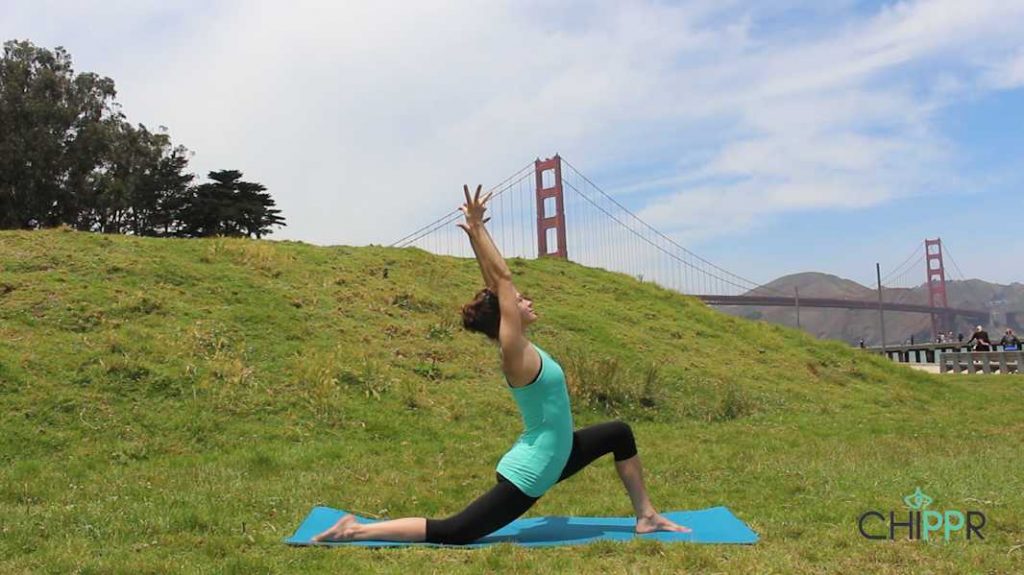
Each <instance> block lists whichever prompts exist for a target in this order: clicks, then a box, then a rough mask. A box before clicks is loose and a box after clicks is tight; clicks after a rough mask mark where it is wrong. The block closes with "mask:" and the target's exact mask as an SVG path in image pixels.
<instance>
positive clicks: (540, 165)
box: [534, 154, 569, 259]
mask: <svg viewBox="0 0 1024 575" xmlns="http://www.w3.org/2000/svg"><path fill="white" fill-rule="evenodd" d="M534 172H535V173H536V176H537V256H538V257H542V258H543V257H554V258H562V259H567V258H568V257H569V253H568V251H567V250H566V246H565V202H564V200H563V198H562V158H561V157H559V156H558V154H555V156H554V157H553V158H548V159H546V160H541V159H539V158H538V159H537V161H536V162H534Z"/></svg>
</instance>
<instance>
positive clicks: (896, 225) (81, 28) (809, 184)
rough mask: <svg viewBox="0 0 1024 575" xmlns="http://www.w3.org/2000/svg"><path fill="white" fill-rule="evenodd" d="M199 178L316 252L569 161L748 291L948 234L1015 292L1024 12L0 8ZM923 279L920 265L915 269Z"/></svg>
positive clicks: (966, 262)
mask: <svg viewBox="0 0 1024 575" xmlns="http://www.w3.org/2000/svg"><path fill="white" fill-rule="evenodd" d="M0 13H2V14H3V15H4V17H3V19H2V20H0V37H3V38H4V39H11V38H20V39H30V40H32V41H34V42H35V43H37V44H39V45H42V46H49V47H52V46H56V45H64V46H65V47H66V48H68V50H69V51H70V52H71V53H72V55H73V56H74V57H75V62H76V67H77V69H78V70H89V71H95V72H98V73H101V74H104V75H107V76H110V77H112V78H113V79H114V80H115V81H116V82H117V85H118V89H119V97H118V99H119V101H120V102H121V103H122V105H123V107H124V111H125V112H126V113H127V115H128V117H129V118H130V119H131V120H133V121H136V122H142V123H145V124H147V125H149V126H157V125H164V126H167V127H168V129H169V131H170V133H171V135H172V137H173V138H174V140H175V142H176V143H180V144H184V145H185V146H187V147H188V148H190V149H191V150H192V151H193V152H194V153H195V156H194V158H193V161H192V167H193V169H194V170H195V171H196V172H198V173H203V172H205V171H208V170H212V169H221V168H237V169H240V170H242V171H244V172H245V173H246V175H247V177H249V178H251V179H254V180H257V181H260V182H263V183H264V184H266V185H267V186H268V187H269V188H270V190H271V192H272V193H273V195H274V197H275V199H276V200H277V202H278V205H279V207H281V208H282V209H283V211H284V215H285V216H286V217H287V218H288V223H289V226H288V227H287V228H285V229H283V230H281V231H278V232H276V233H275V234H274V236H273V237H275V238H280V239H299V240H303V241H308V242H312V243H318V244H354V245H360V244H366V243H371V242H372V243H389V242H390V241H392V240H394V239H396V238H398V237H400V236H402V235H404V234H405V233H406V232H408V231H410V230H411V229H414V228H416V227H418V226H419V225H421V224H422V223H424V218H425V217H427V216H429V215H431V214H437V215H441V214H443V213H445V212H447V211H449V210H450V209H452V207H454V205H455V204H456V203H457V202H458V200H459V190H460V189H461V185H462V184H463V183H465V182H483V183H491V184H493V183H497V182H498V181H500V180H502V179H503V178H504V177H505V176H507V175H508V174H509V173H511V172H513V171H515V170H516V169H517V168H518V167H520V166H522V165H524V164H525V163H526V162H528V161H529V160H531V159H532V158H535V157H538V156H541V157H545V156H549V155H551V154H553V153H555V152H559V153H561V154H562V155H563V156H564V157H566V158H568V159H569V160H570V161H571V162H573V163H574V164H575V165H576V166H577V167H579V168H581V169H582V170H583V171H584V172H585V173H586V174H587V175H588V176H589V177H590V178H591V179H592V180H594V181H595V182H597V183H598V184H600V185H601V186H602V187H603V188H604V189H605V190H606V191H608V192H609V193H612V194H613V195H615V196H616V197H617V198H620V200H621V201H623V202H624V203H625V204H626V205H628V206H629V207H631V208H632V209H635V210H636V211H637V212H638V213H640V214H641V215H642V216H643V217H644V218H645V219H647V220H649V221H651V222H652V223H653V224H655V225H656V226H657V227H658V228H659V229H662V230H663V231H665V232H666V233H668V234H669V235H671V236H672V237H674V238H676V239H677V240H678V241H680V242H682V243H683V244H684V245H686V246H688V247H689V248H691V249H692V250H693V251H695V252H697V253H699V254H701V255H703V256H704V257H707V258H708V259H710V260H712V261H714V262H715V263H717V264H718V265H720V266H722V267H724V268H726V269H730V270H732V271H735V272H737V273H740V274H742V275H744V276H746V277H750V278H752V279H755V280H758V281H768V280H770V279H773V278H775V277H777V276H779V275H783V274H787V273H794V272H799V271H809V270H817V271H824V272H828V273H833V274H836V275H840V276H844V277H849V278H851V279H854V280H855V281H867V280H870V278H871V277H872V275H873V268H874V263H875V262H876V261H879V262H881V263H882V266H883V269H887V268H890V267H894V266H896V265H898V264H899V263H900V262H902V261H903V259H904V258H905V257H906V256H907V255H908V254H909V253H910V252H911V251H913V250H914V248H915V247H916V246H917V245H918V244H919V243H920V242H922V241H923V239H924V238H925V237H936V236H941V237H942V238H943V239H944V240H945V242H946V243H947V244H948V245H949V248H950V249H951V250H952V251H953V253H954V254H955V256H956V259H957V261H958V263H959V265H960V268H961V269H962V271H963V272H964V274H965V275H966V276H968V277H980V278H983V279H987V280H990V281H997V282H1001V283H1009V282H1011V281H1024V275H1022V272H1021V270H1022V269H1024V265H1021V264H1022V263H1024V255H1022V254H1024V225H1022V217H1021V212H1022V210H1021V208H1022V207H1024V201H1022V199H1021V194H1022V192H1024V171H1022V169H1021V167H1020V166H1021V165H1024V161H1022V159H1024V137H1022V134H1024V34H1021V33H1020V32H1021V30H1024V2H1020V1H998V0H976V1H972V2H969V3H968V2H963V1H961V0H931V1H909V2H877V1H876V2H852V1H847V0H837V1H833V2H820V1H810V0H782V1H774V2H773V1H766V2H740V1H735V0H718V1H710V0H694V1H685V2H641V1H607V2H582V1H570V2H508V3H502V2H486V3H481V2H452V1H439V2H431V3H401V4H392V5H384V4H381V3H377V2H362V1H360V2H355V1H350V2H343V3H334V4H332V5H326V4H325V3H322V2H313V1H307V0H295V1H292V2H288V3H281V2H271V1H261V0H252V1H245V2H243V1H240V0H239V1H224V0H221V1H215V2H179V3H173V4H169V3H166V2H160V1H156V0H138V1H135V2H128V1H120V0H118V1H105V2H100V1H88V0H86V1H79V2H60V1H32V2H29V1H24V2H23V1H13V0H0ZM921 276H922V281H923V276H924V270H921Z"/></svg>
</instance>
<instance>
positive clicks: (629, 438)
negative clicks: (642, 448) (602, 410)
mask: <svg viewBox="0 0 1024 575" xmlns="http://www.w3.org/2000/svg"><path fill="white" fill-rule="evenodd" d="M612 425H614V426H615V448H614V449H613V451H614V453H615V461H625V460H626V459H629V458H631V457H633V456H634V455H636V437H635V436H634V435H633V428H632V427H630V426H629V424H628V423H626V422H625V421H618V420H617V421H614V422H612Z"/></svg>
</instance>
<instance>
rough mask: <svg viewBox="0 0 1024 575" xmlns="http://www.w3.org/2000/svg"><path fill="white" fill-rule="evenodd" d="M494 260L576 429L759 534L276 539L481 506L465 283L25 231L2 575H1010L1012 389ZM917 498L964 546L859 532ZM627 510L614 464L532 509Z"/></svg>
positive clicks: (177, 245)
mask: <svg viewBox="0 0 1024 575" xmlns="http://www.w3.org/2000/svg"><path fill="white" fill-rule="evenodd" d="M511 266H512V268H513V272H514V273H515V274H516V280H517V285H519V287H520V288H521V289H523V290H524V291H527V292H528V293H530V294H531V295H532V296H533V297H535V299H536V308H537V310H538V312H539V313H540V315H541V321H540V323H539V324H538V325H537V326H536V329H535V330H534V332H533V338H534V339H535V341H537V342H538V344H540V345H541V346H542V347H544V348H545V349H547V350H548V351H549V352H551V353H552V355H554V356H555V357H556V358H558V359H559V360H560V361H561V362H562V364H563V365H564V366H566V371H567V372H568V373H569V383H570V388H571V391H572V395H573V401H574V409H575V412H574V418H575V420H576V425H577V426H584V425H588V424H592V423H597V422H600V421H604V420H607V419H609V418H613V417H615V418H622V419H625V420H626V421H629V422H630V424H631V425H632V426H633V429H634V432H635V434H636V436H637V439H638V444H639V448H640V453H641V456H642V458H643V460H644V465H645V468H646V474H647V482H648V487H649V490H650V491H651V494H652V499H653V500H654V502H655V504H656V505H657V506H659V507H660V508H662V509H665V510H670V509H696V508H703V507H708V506H713V505H728V506H729V507H730V508H731V509H732V510H733V511H734V512H735V513H736V514H737V515H738V516H739V517H740V518H741V519H743V520H745V521H746V522H747V523H748V524H749V525H750V526H751V527H752V528H753V529H754V530H756V531H757V532H758V533H759V534H760V535H761V537H762V539H761V542H760V543H758V544H757V545H754V546H749V547H730V546H698V545H662V544H658V543H654V542H645V541H635V542H631V543H628V544H610V543H602V544H594V545H588V546H583V547H566V548H553V549H529V550H527V549H522V548H517V547H513V546H510V545H502V546H497V547H492V548H487V549H481V550H473V551H470V550H458V549H454V550H437V549H403V550H387V551H380V550H377V551H374V550H366V549H315V548H304V549H295V548H289V547H287V546H285V545H283V544H282V543H281V540H282V539H283V538H284V537H285V536H287V535H288V534H290V533H291V531H292V530H294V528H295V527H296V526H297V525H298V523H299V522H300V521H301V519H302V518H303V517H304V516H305V514H306V513H307V512H308V511H309V509H310V508H311V507H312V506H314V505H318V504H324V505H331V506H335V507H343V508H346V509H350V510H353V511H357V512H360V513H362V514H365V515H369V516H374V517H398V516H404V515H413V516H424V515H425V516H443V515H446V514H449V513H452V512H455V511H458V510H459V509H461V508H462V506H464V505H465V504H466V503H467V502H468V501H470V500H471V499H472V498H474V497H475V496H477V495H478V494H480V493H481V492H483V491H484V490H486V489H487V488H489V487H490V485H491V483H492V482H493V470H494V466H495V464H496V462H497V460H498V458H499V457H500V456H501V454H502V453H504V450H505V449H507V448H508V446H509V445H510V444H511V442H512V441H513V440H514V438H515V437H516V435H517V434H518V432H519V431H520V425H521V423H520V421H519V416H518V413H517V412H516V410H515V405H514V402H513V401H512V399H511V397H510V396H509V395H508V392H507V391H506V390H505V389H504V388H503V386H502V384H501V378H500V373H499V372H498V370H497V354H496V350H495V349H494V348H493V347H492V346H490V345H488V344H487V343H486V342H485V340H484V339H483V338H482V337H477V336H473V335H472V334H468V333H466V332H464V331H462V330H461V328H460V327H459V325H458V322H457V317H456V312H457V309H458V307H459V305H460V304H461V303H462V302H463V300H466V299H468V298H469V297H470V296H471V295H472V293H473V292H474V290H475V288H476V287H477V286H478V284H479V283H480V280H479V274H478V271H477V270H476V267H475V263H474V262H472V261H466V260H459V259H454V258H442V257H435V256H431V255H429V254H426V253H424V252H421V251H417V250H412V249H406V250H396V249H388V248H380V247H368V248H351V247H330V248H326V247H315V246H310V245H305V244H302V243H297V242H266V241H249V240H234V239H223V238H218V239H210V240H171V239H152V238H131V237H122V236H105V235H96V234H84V233H78V232H71V231H66V230H47V231H34V232H2V233H0V413H2V414H3V417H2V419H0V463H2V466H0V572H2V573H281V572H289V573H307V572H327V571H335V572H336V571H340V570H345V569H353V570H355V569H358V570H361V571H362V570H373V571H378V572H394V573H399V572H401V573H408V572H417V573H418V572H435V573H478V572H482V571H483V572H512V573H518V572H524V573H525V572H573V573H580V572H582V573H593V572H602V573H663V572H687V571H691V572H728V573H851V572H873V573H898V572H900V573H901V572H906V571H911V570H913V571H915V572H930V573H975V572H976V573H1015V572H1021V571H1024V548H1022V547H1021V544H1022V543H1024V496H1022V492H1024V489H1022V487H1024V479H1022V477H1024V473H1022V471H1024V463H1022V462H1021V453H1022V451H1024V418H1022V417H1021V415H1022V407H1021V406H1022V405H1024V403H1022V400H1024V385H1022V383H1024V381H1022V379H1021V378H1020V377H1012V376H1005V377H1000V376H987V377H986V376H971V377H967V376H964V377H939V376H932V375H927V374H922V373H917V372H913V371H910V370H908V369H904V368H902V367H900V366H896V365H892V364H890V363H887V362H885V361H883V360H881V359H878V358H874V357H869V356H867V355H864V354H863V353H859V352H858V351H857V350H852V349H848V348H847V347H845V346H843V345H840V344H837V343H829V342H819V341H816V340H814V339H812V338H810V337H809V336H807V335H805V334H803V333H800V332H797V331H794V330H790V329H785V328H781V327H777V326H773V325H768V324H765V323H760V322H751V321H746V320H742V319H739V318H734V317H730V316H726V315H723V314H719V313H716V312H714V311H713V310H710V309H708V308H707V307H705V306H704V305H702V304H701V303H699V302H697V301H695V300H693V299H691V298H687V297H685V296H681V295H678V294H675V293H672V292H669V291H666V290H663V289H660V288H658V287H657V286H654V285H651V284H642V283H638V282H637V281H635V280H633V279H631V278H629V277H626V276H623V275H619V274H612V273H607V272H604V271H600V270H594V269H587V268H583V267H580V266H577V265H574V264H572V263H567V262H562V261H554V260H544V261H521V260H513V261H512V262H511ZM385 268H386V269H387V270H388V273H387V277H384V276H385V274H384V270H385ZM566 485H569V486H571V488H567V487H566ZM917 487H920V488H921V489H922V490H923V491H924V492H926V493H927V494H928V495H930V496H932V497H933V498H934V500H935V501H934V503H933V506H932V508H933V509H938V510H944V509H958V510H968V509H973V510H980V511H983V512H984V513H985V514H986V516H987V518H988V521H989V523H988V525H987V526H986V527H985V529H984V534H985V539H984V540H982V541H977V540H972V541H970V542H967V541H965V540H964V539H963V538H962V537H961V538H956V539H955V540H953V541H950V542H948V543H945V542H922V541H905V540H904V541H884V542H882V541H869V540H866V539H864V538H862V537H861V536H860V535H859V534H858V532H857V527H856V520H857V517H858V516H859V515H860V514H861V513H863V512H865V511H867V510H872V509H874V510H881V511H883V512H887V511H888V510H890V509H892V510H897V511H899V510H900V509H901V508H902V509H905V507H903V504H902V498H903V497H904V496H905V495H908V494H910V493H912V492H913V491H914V489H915V488H917ZM629 513H630V507H629V502H628V500H627V498H626V497H625V494H624V492H623V490H622V487H621V485H619V484H618V480H617V478H616V476H615V472H614V468H613V466H612V464H611V461H610V459H607V458H606V459H603V460H600V461H598V462H597V463H596V464H595V465H592V466H591V467H590V468H587V469H585V470H584V471H582V472H581V473H580V474H579V475H578V476H577V477H574V478H573V479H571V480H570V481H569V482H567V483H566V484H564V485H561V486H558V487H556V488H555V489H553V490H552V491H551V492H550V493H548V494H547V495H546V496H545V497H544V498H543V499H542V500H541V501H540V502H538V504H537V505H536V506H535V507H534V508H533V509H532V510H531V511H530V515H566V514H575V515H627V514H629Z"/></svg>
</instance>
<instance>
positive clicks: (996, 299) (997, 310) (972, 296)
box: [717, 272, 1024, 345]
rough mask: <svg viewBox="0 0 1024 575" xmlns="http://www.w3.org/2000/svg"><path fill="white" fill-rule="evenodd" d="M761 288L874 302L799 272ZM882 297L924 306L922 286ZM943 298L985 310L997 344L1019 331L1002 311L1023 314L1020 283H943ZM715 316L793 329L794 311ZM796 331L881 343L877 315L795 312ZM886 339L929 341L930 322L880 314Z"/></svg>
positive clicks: (756, 309) (859, 291)
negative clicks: (1009, 332)
mask: <svg viewBox="0 0 1024 575" xmlns="http://www.w3.org/2000/svg"><path fill="white" fill-rule="evenodd" d="M765 286H766V287H768V288H771V289H773V290H775V291H778V292H781V293H785V294H792V293H794V288H798V289H799V290H800V297H820V298H842V299H856V300H867V301H877V300H878V292H877V291H876V290H875V289H873V288H870V287H866V286H863V285H861V284H859V283H857V282H854V281H851V280H847V279H843V278H840V277H838V276H834V275H830V274H824V273H818V272H805V273H799V274H792V275H787V276H783V277H781V278H778V279H776V280H774V281H772V282H769V283H768V284H765ZM883 296H884V298H885V301H887V302H901V303H914V304H921V305H927V304H928V286H927V285H920V286H917V287H914V288H885V289H884V290H883ZM946 296H947V299H948V303H949V306H950V307H956V308H964V309H977V310H988V311H990V312H991V314H992V315H991V317H992V321H991V322H990V323H989V324H988V325H987V326H985V327H986V328H987V329H988V330H989V334H991V335H992V336H993V337H996V338H997V339H998V335H996V334H999V333H1001V332H1002V331H1003V330H1005V329H1006V327H1007V326H1009V327H1013V328H1014V329H1017V330H1020V329H1021V326H1020V325H1019V322H1020V321H1021V320H1022V319H1024V313H1018V314H1017V321H1016V322H1014V321H1013V319H1012V317H1011V320H1010V322H1009V323H1007V316H1006V313H1007V312H1014V311H1017V312H1024V284H1021V283H1013V284H1010V285H999V284H993V283H989V282H985V281H982V280H976V279H972V280H960V281H947V282H946ZM717 307H718V308H719V309H721V311H723V312H726V313H729V314H732V315H735V316H739V317H743V318H747V319H755V320H764V321H768V322H771V323H775V324H780V325H785V326H789V327H796V310H795V308H792V307H789V308H783V307H761V306H744V307H740V306H717ZM959 321H960V323H959V324H958V325H957V326H956V328H955V329H956V331H957V332H959V333H963V334H965V335H967V336H968V337H969V334H970V333H971V332H972V331H974V325H972V324H969V323H967V322H966V321H963V320H959ZM800 324H801V328H802V329H804V330H805V331H807V332H808V333H811V334H813V335H815V336H816V337H819V338H822V339H835V340H840V341H843V342H846V343H850V344H855V343H856V342H857V341H858V340H860V338H864V341H865V343H867V344H868V345H877V344H879V343H881V334H880V330H879V325H878V312H877V311H868V310H843V309H812V308H801V310H800ZM885 331H886V338H887V339H888V340H889V342H890V343H892V342H903V341H907V340H909V339H910V337H911V336H913V337H914V340H915V341H917V342H925V341H930V340H931V339H932V325H931V317H930V316H928V315H926V314H918V313H905V312H886V313H885Z"/></svg>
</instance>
